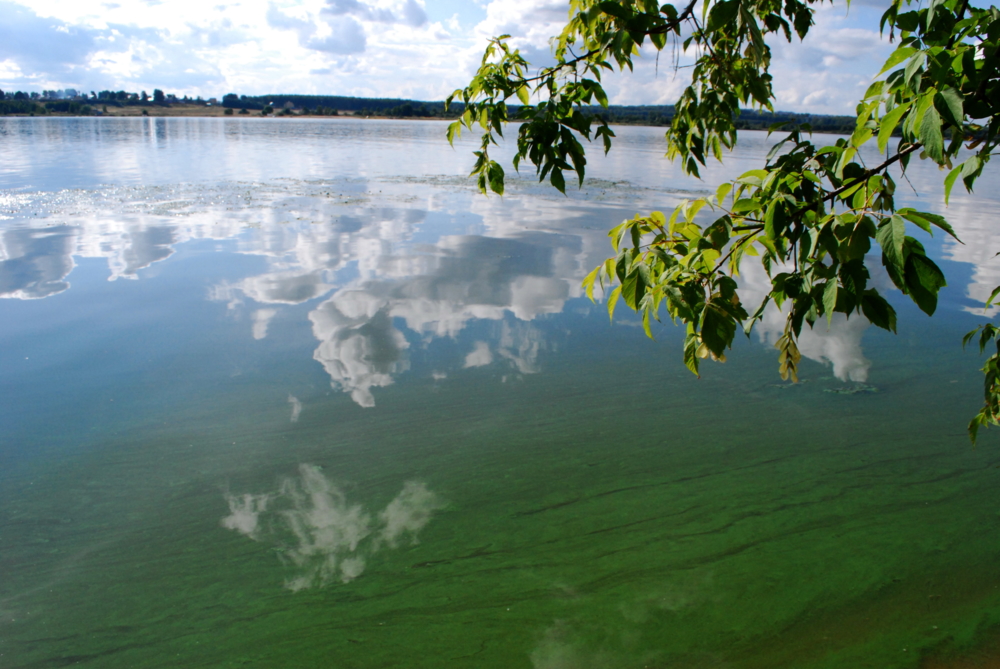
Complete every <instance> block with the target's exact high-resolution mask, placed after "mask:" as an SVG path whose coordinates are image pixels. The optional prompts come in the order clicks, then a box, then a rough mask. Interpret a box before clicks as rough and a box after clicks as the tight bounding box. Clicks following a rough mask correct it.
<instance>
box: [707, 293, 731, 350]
mask: <svg viewBox="0 0 1000 669" xmlns="http://www.w3.org/2000/svg"><path fill="white" fill-rule="evenodd" d="M735 336H736V320H735V319H734V318H733V317H732V316H730V315H729V314H727V313H725V312H724V311H722V310H721V309H719V308H718V307H716V306H715V305H713V304H711V303H709V304H707V305H705V310H704V311H703V312H702V314H701V340H702V341H703V342H704V343H705V345H706V346H707V347H708V350H710V351H711V352H712V353H713V354H714V355H715V356H716V357H717V358H718V357H722V356H723V355H724V353H725V350H726V348H727V347H728V346H729V345H730V344H732V342H733V337H735Z"/></svg>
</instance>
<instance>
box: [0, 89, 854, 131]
mask: <svg viewBox="0 0 1000 669" xmlns="http://www.w3.org/2000/svg"><path fill="white" fill-rule="evenodd" d="M216 104H217V103H216V101H215V99H214V98H212V99H209V100H207V101H206V100H204V99H202V98H200V97H198V98H189V97H187V96H185V97H183V98H178V97H176V96H174V95H165V94H164V93H163V91H161V90H159V89H156V90H154V91H153V95H148V94H147V93H146V91H142V92H140V93H129V92H126V91H100V92H93V91H92V92H91V93H90V94H89V95H88V94H86V93H77V92H76V91H74V90H71V89H67V90H66V91H42V92H41V93H37V92H36V93H26V92H23V91H17V92H16V93H6V94H5V93H4V92H3V91H0V115H4V116H6V115H10V114H15V115H34V116H42V115H46V114H53V113H56V114H70V115H75V116H92V115H95V114H100V113H102V112H107V110H108V107H126V106H128V107H132V106H139V107H166V108H169V107H172V106H174V105H185V106H190V105H196V106H216ZM218 106H221V107H224V108H225V109H226V113H227V114H231V113H232V112H231V111H229V110H239V112H240V114H244V115H246V114H249V113H250V112H257V113H258V114H261V115H270V114H275V115H278V116H338V115H342V114H349V115H352V116H363V117H378V118H457V117H458V116H459V115H460V114H461V113H462V112H463V111H464V108H463V106H462V105H461V104H453V105H452V106H451V107H450V108H449V109H448V110H445V104H444V102H426V101H420V100H403V99H399V98H358V97H349V96H342V95H286V94H273V95H254V96H249V95H236V94H235V93H229V94H228V95H225V96H223V98H222V104H221V105H218ZM514 109H515V108H514V107H513V106H512V110H514ZM581 111H583V113H585V114H592V115H594V116H595V117H598V118H602V119H604V120H605V121H607V122H608V123H613V124H619V125H647V126H669V125H670V122H671V120H672V119H673V117H674V107H673V106H672V105H611V106H610V107H608V108H607V109H605V108H603V107H598V106H592V107H583V108H582V110H581ZM775 123H791V124H806V123H807V124H809V125H810V126H811V128H812V130H813V131H815V132H828V133H834V134H847V135H849V134H851V133H852V132H854V128H855V123H856V120H855V119H854V118H853V117H850V116H827V115H822V114H797V113H793V112H774V113H771V112H760V111H754V110H750V109H744V110H741V111H740V115H739V117H738V118H737V119H736V127H737V128H738V129H740V130H767V129H768V128H770V127H771V126H772V125H774V124H775Z"/></svg>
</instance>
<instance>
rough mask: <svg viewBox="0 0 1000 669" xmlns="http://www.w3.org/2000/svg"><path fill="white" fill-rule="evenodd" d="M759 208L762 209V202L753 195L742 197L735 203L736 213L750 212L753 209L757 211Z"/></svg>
mask: <svg viewBox="0 0 1000 669" xmlns="http://www.w3.org/2000/svg"><path fill="white" fill-rule="evenodd" d="M758 209H760V202H758V201H757V200H755V199H753V198H751V197H744V198H740V199H739V200H737V201H736V203H735V204H734V205H733V213H734V214H748V213H750V212H751V211H757V210H758Z"/></svg>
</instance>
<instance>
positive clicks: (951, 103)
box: [935, 86, 965, 126]
mask: <svg viewBox="0 0 1000 669" xmlns="http://www.w3.org/2000/svg"><path fill="white" fill-rule="evenodd" d="M935 102H940V103H942V104H941V107H942V108H943V109H946V110H947V111H948V113H947V114H946V116H947V117H949V118H948V122H949V123H951V124H952V125H956V126H961V125H962V121H963V120H964V119H965V111H964V110H963V108H962V94H961V93H959V92H958V91H956V90H955V89H954V88H952V87H951V86H947V87H945V88H942V89H941V91H940V92H939V93H938V94H937V96H936V97H935Z"/></svg>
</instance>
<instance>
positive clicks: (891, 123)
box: [878, 100, 913, 153]
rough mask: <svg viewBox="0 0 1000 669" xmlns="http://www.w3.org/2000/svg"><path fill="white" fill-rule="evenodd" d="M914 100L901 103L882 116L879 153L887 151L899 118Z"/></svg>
mask: <svg viewBox="0 0 1000 669" xmlns="http://www.w3.org/2000/svg"><path fill="white" fill-rule="evenodd" d="M911 104H913V101H912V100H911V101H909V102H906V103H905V104H901V105H899V106H898V107H896V108H895V109H893V110H892V111H891V112H889V113H888V114H886V115H885V116H883V117H882V121H881V122H880V123H879V128H878V150H879V153H885V149H886V147H887V146H888V145H889V138H890V137H892V133H893V131H894V130H895V129H896V126H898V125H899V119H901V118H902V117H903V114H905V113H906V110H907V109H909V108H910V105H911Z"/></svg>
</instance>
